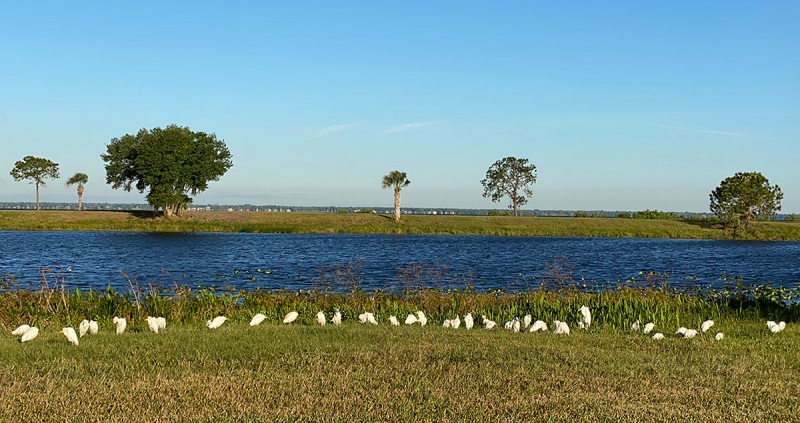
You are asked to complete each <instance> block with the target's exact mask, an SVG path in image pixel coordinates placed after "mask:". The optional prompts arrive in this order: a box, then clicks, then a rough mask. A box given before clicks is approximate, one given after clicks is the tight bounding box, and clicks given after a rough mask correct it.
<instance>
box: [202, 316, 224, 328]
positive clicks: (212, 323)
mask: <svg viewBox="0 0 800 423" xmlns="http://www.w3.org/2000/svg"><path fill="white" fill-rule="evenodd" d="M226 320H228V318H227V317H225V316H217V317H215V318H214V320H206V327H207V328H209V329H216V328H218V327H220V326H222V324H223V323H225V321H226Z"/></svg>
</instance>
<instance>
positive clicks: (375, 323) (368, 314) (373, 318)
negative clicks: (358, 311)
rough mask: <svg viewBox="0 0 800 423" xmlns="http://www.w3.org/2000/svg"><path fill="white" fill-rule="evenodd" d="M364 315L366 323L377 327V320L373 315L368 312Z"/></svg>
mask: <svg viewBox="0 0 800 423" xmlns="http://www.w3.org/2000/svg"><path fill="white" fill-rule="evenodd" d="M364 314H366V315H367V322H368V323H372V324H373V325H377V324H378V319H376V318H375V315H374V314H372V313H370V312H366V313H364Z"/></svg>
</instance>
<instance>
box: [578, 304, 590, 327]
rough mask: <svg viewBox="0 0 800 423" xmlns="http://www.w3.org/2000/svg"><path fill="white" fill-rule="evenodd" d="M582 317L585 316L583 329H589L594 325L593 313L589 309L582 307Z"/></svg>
mask: <svg viewBox="0 0 800 423" xmlns="http://www.w3.org/2000/svg"><path fill="white" fill-rule="evenodd" d="M580 311H581V316H583V319H582V322H581V323H583V326H582V329H586V330H588V329H589V326H591V324H592V312H591V311H589V307H586V306H581V308H580Z"/></svg>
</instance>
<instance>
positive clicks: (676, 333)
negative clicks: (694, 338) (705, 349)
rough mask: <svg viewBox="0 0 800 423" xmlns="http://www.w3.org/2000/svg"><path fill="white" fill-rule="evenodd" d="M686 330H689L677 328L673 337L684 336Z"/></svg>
mask: <svg viewBox="0 0 800 423" xmlns="http://www.w3.org/2000/svg"><path fill="white" fill-rule="evenodd" d="M687 330H689V329H686V328H685V327H683V326H681V327H679V328H678V331H677V332H675V335H686V331H687Z"/></svg>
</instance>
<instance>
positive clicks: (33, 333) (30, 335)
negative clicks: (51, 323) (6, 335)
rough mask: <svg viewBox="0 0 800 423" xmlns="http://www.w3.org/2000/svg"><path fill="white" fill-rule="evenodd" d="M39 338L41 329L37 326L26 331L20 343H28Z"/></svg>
mask: <svg viewBox="0 0 800 423" xmlns="http://www.w3.org/2000/svg"><path fill="white" fill-rule="evenodd" d="M37 336H39V328H37V327H36V326H31V328H30V329H28V330H26V331H25V333H23V334H22V338H20V340H19V342H28V341H30V340H32V339H34V338H36V337H37Z"/></svg>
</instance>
